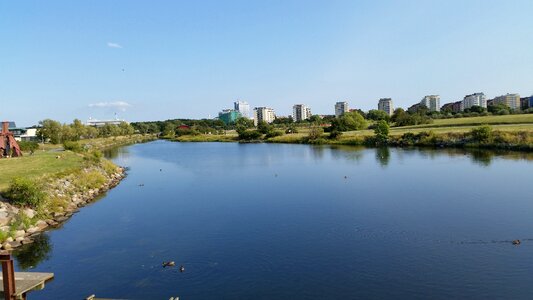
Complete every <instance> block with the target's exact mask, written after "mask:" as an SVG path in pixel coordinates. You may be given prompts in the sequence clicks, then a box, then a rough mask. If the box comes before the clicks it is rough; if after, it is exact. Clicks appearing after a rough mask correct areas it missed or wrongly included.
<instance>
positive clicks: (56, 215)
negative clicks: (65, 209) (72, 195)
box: [54, 212, 65, 219]
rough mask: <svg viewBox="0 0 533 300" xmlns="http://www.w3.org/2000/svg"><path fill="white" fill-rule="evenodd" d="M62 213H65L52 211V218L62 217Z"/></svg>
mask: <svg viewBox="0 0 533 300" xmlns="http://www.w3.org/2000/svg"><path fill="white" fill-rule="evenodd" d="M64 215H65V214H64V213H61V212H55V213H54V219H55V218H59V217H62V216H64Z"/></svg>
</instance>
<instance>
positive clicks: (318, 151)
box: [311, 146, 324, 159]
mask: <svg viewBox="0 0 533 300" xmlns="http://www.w3.org/2000/svg"><path fill="white" fill-rule="evenodd" d="M311 154H312V155H313V157H314V158H315V159H322V158H323V157H324V147H323V146H311Z"/></svg>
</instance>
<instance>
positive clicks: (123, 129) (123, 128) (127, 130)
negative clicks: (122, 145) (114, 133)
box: [118, 122, 135, 135]
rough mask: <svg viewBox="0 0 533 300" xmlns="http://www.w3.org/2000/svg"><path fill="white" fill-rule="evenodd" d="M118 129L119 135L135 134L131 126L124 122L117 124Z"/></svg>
mask: <svg viewBox="0 0 533 300" xmlns="http://www.w3.org/2000/svg"><path fill="white" fill-rule="evenodd" d="M118 128H119V129H120V134H121V135H132V134H133V133H134V132H135V129H134V128H133V126H131V125H130V124H128V123H126V122H120V124H118Z"/></svg>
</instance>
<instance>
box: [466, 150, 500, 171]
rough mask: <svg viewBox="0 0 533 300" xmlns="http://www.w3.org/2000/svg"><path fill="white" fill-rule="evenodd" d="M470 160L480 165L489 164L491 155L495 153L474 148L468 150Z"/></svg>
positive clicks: (485, 165) (486, 165)
mask: <svg viewBox="0 0 533 300" xmlns="http://www.w3.org/2000/svg"><path fill="white" fill-rule="evenodd" d="M470 154H471V157H472V161H473V162H475V163H477V164H479V165H482V166H484V167H488V166H490V163H491V162H492V157H493V156H494V155H495V153H494V152H492V151H483V150H476V151H472V152H470Z"/></svg>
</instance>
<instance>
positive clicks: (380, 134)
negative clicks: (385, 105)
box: [374, 120, 389, 145]
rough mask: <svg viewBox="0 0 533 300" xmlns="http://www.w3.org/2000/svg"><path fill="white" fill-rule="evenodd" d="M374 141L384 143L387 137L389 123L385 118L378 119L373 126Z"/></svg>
mask: <svg viewBox="0 0 533 300" xmlns="http://www.w3.org/2000/svg"><path fill="white" fill-rule="evenodd" d="M374 134H375V138H376V142H377V143H379V144H380V145H385V144H386V143H387V140H388V139H389V124H388V123H387V122H386V121H385V120H380V121H378V122H377V123H376V127H375V128H374Z"/></svg>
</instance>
